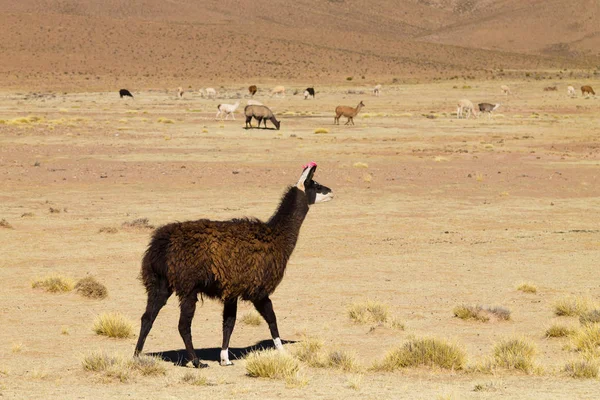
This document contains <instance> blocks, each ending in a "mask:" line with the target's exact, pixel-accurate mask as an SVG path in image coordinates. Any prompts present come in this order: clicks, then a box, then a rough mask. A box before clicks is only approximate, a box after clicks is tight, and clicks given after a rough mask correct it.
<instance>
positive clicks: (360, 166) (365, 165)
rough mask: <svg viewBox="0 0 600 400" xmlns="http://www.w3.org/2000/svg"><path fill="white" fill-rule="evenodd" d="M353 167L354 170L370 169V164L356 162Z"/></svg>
mask: <svg viewBox="0 0 600 400" xmlns="http://www.w3.org/2000/svg"><path fill="white" fill-rule="evenodd" d="M352 166H353V167H354V168H369V164H367V163H364V162H360V161H359V162H355V163H354V164H353V165H352Z"/></svg>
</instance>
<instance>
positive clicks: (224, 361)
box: [221, 349, 233, 367]
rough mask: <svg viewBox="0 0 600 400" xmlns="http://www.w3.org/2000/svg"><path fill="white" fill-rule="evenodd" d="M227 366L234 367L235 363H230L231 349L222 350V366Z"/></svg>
mask: <svg viewBox="0 0 600 400" xmlns="http://www.w3.org/2000/svg"><path fill="white" fill-rule="evenodd" d="M227 365H233V363H232V362H231V361H229V349H225V350H221V366H223V367H225V366H227Z"/></svg>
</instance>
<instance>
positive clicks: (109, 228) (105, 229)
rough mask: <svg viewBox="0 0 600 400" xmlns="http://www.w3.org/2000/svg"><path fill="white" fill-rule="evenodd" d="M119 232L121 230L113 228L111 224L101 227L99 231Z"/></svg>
mask: <svg viewBox="0 0 600 400" xmlns="http://www.w3.org/2000/svg"><path fill="white" fill-rule="evenodd" d="M117 232H119V230H118V229H117V228H113V227H110V226H104V227H102V228H100V229H98V233H117Z"/></svg>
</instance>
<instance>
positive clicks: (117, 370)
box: [81, 352, 167, 382]
mask: <svg viewBox="0 0 600 400" xmlns="http://www.w3.org/2000/svg"><path fill="white" fill-rule="evenodd" d="M81 364H82V366H83V369H84V370H86V371H90V372H99V373H103V374H104V376H105V377H107V378H110V379H116V380H118V381H120V382H127V381H129V380H130V379H131V378H132V377H133V376H134V375H135V374H139V375H142V376H160V375H166V373H167V369H166V367H165V366H164V365H163V363H162V360H161V359H160V358H158V357H151V356H140V357H135V358H133V359H128V358H125V357H122V356H119V355H115V356H111V355H108V354H106V353H104V352H92V353H89V354H87V355H85V356H84V357H83V360H82V362H81Z"/></svg>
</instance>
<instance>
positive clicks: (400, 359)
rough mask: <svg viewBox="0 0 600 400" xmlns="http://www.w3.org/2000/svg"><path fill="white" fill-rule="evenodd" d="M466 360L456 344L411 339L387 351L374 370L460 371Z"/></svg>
mask: <svg viewBox="0 0 600 400" xmlns="http://www.w3.org/2000/svg"><path fill="white" fill-rule="evenodd" d="M466 360H467V355H466V353H465V351H464V350H463V349H461V348H460V347H459V346H458V345H456V344H453V343H448V342H446V341H445V340H440V339H435V338H412V339H410V340H409V341H408V342H406V343H404V344H403V345H402V346H400V347H398V348H396V349H392V350H391V351H389V352H388V353H387V354H386V356H385V358H384V359H383V361H382V362H381V363H379V364H376V365H375V366H374V369H376V370H383V371H394V370H396V369H399V368H414V367H420V366H425V367H439V368H442V369H451V370H460V369H463V368H464V367H465V364H466Z"/></svg>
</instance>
